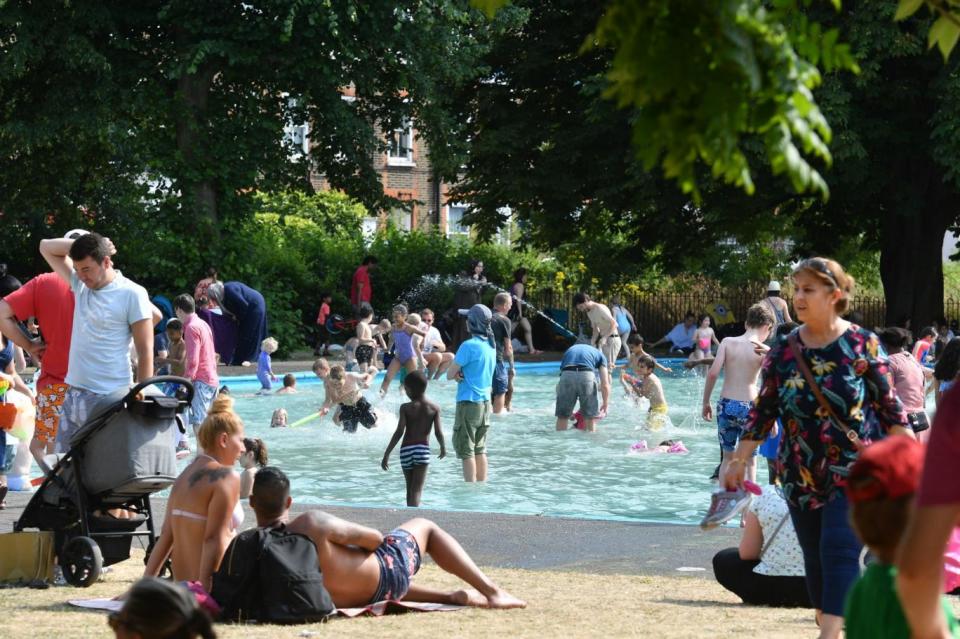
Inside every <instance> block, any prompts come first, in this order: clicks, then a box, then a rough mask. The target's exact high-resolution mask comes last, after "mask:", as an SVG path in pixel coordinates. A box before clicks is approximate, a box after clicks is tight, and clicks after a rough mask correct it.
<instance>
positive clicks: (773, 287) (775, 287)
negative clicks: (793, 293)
mask: <svg viewBox="0 0 960 639" xmlns="http://www.w3.org/2000/svg"><path fill="white" fill-rule="evenodd" d="M767 290H768V291H776V292H777V293H779V292H780V282H778V281H777V280H770V283H769V284H767Z"/></svg>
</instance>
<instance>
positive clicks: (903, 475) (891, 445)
mask: <svg viewBox="0 0 960 639" xmlns="http://www.w3.org/2000/svg"><path fill="white" fill-rule="evenodd" d="M924 453H925V449H924V447H923V444H921V443H919V442H917V441H916V440H914V439H911V438H909V437H907V436H906V435H891V436H890V437H887V438H886V439H883V440H881V441H879V442H877V443H875V444H872V445H870V446H867V447H866V448H865V449H864V450H863V452H861V453H860V458H859V459H857V461H856V462H855V463H854V464H853V468H851V469H850V477H849V478H848V479H847V498H848V499H849V500H850V501H851V502H858V501H868V500H872V499H897V498H898V497H905V496H907V495H912V494H913V493H915V492H917V488H918V487H919V486H920V474H921V471H922V470H923V456H924Z"/></svg>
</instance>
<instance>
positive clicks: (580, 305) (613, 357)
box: [573, 293, 622, 382]
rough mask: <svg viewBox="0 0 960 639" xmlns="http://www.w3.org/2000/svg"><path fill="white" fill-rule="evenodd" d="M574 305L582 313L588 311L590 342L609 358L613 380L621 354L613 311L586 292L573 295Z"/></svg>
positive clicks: (610, 373) (609, 373) (609, 369)
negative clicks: (592, 298) (590, 329)
mask: <svg viewBox="0 0 960 639" xmlns="http://www.w3.org/2000/svg"><path fill="white" fill-rule="evenodd" d="M573 305H574V306H575V307H576V309H577V310H578V311H580V312H582V313H586V314H587V317H588V318H589V319H590V326H591V327H592V329H593V333H592V334H591V336H590V343H591V344H593V345H594V346H596V347H597V348H599V349H600V352H601V353H603V356H604V357H606V358H607V362H608V363H609V366H608V367H607V374H608V375H610V381H611V382H612V381H613V369H614V368H616V367H617V356H618V355H619V354H620V348H621V346H622V344H621V343H620V333H618V332H617V321H616V320H615V319H613V313H611V312H610V309H609V308H607V307H606V306H605V305H604V304H601V303H599V302H594V301H593V300H591V299H590V296H589V295H587V294H586V293H577V294H575V295H574V296H573Z"/></svg>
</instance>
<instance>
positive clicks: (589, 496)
mask: <svg viewBox="0 0 960 639" xmlns="http://www.w3.org/2000/svg"><path fill="white" fill-rule="evenodd" d="M674 364H677V366H675V368H676V369H680V370H682V367H680V366H679V365H678V364H679V362H674ZM667 365H670V363H669V362H667ZM557 370H558V369H557V364H556V363H554V364H548V365H528V366H523V365H521V367H520V371H519V374H518V375H517V377H516V379H515V387H516V392H515V394H514V410H513V412H512V413H509V414H505V415H500V416H494V418H493V422H492V424H491V428H490V433H489V435H488V451H489V463H490V476H489V481H488V482H486V483H478V484H465V483H464V482H463V480H462V476H461V469H460V462H459V460H457V459H456V457H455V456H454V454H453V447H452V443H451V440H452V429H453V415H454V403H455V402H454V395H455V383H454V382H449V381H446V380H442V381H437V382H431V385H430V388H429V389H428V395H429V396H430V397H431V398H432V399H433V400H434V401H435V402H437V403H438V404H439V405H440V407H441V409H442V411H443V431H444V437H445V439H446V441H447V445H448V451H449V452H448V457H446V458H445V459H437V458H436V457H435V458H434V461H433V463H432V464H431V465H430V471H429V475H428V477H427V482H426V487H425V489H424V494H423V502H422V506H423V507H424V508H432V509H439V510H462V511H483V512H499V513H513V514H524V515H547V516H561V517H583V518H595V519H619V520H633V521H657V522H671V523H696V522H699V520H700V518H701V517H702V516H703V513H704V511H705V509H706V507H707V505H708V504H709V496H710V492H711V491H712V490H713V489H714V486H715V484H714V483H713V482H711V481H710V480H709V479H708V478H709V476H710V474H711V473H712V472H713V469H714V467H715V466H716V464H717V463H718V457H719V449H718V446H717V436H716V427H715V425H714V424H713V423H709V424H707V423H704V422H703V421H702V420H700V419H699V416H698V414H697V412H698V410H697V409H698V407H699V405H700V397H701V393H702V389H703V379H702V377H698V376H697V375H695V374H693V373H691V372H683V373H678V372H675V373H673V374H667V375H664V376H663V377H662V380H663V386H664V390H665V393H666V397H667V402H668V404H669V406H670V411H669V415H670V418H671V420H672V422H673V426H672V427H671V428H669V429H666V430H661V431H659V432H656V433H652V432H649V431H645V430H643V429H642V425H643V421H644V415H645V413H646V407H645V406H644V407H643V408H637V407H636V406H635V405H634V404H633V403H632V401H630V400H628V399H627V398H626V396H625V394H624V391H623V389H622V387H620V386H619V383H618V382H615V385H614V389H613V393H612V398H611V408H610V411H609V416H608V417H607V418H606V419H604V420H602V421H601V422H599V425H598V432H596V433H583V432H580V431H576V430H571V431H567V432H559V433H558V432H556V431H555V419H554V417H553V410H554V387H555V385H556V380H557V374H558V373H557ZM298 377H299V380H298V389H299V391H300V392H299V393H298V394H296V395H287V396H284V395H280V396H276V395H270V396H256V395H255V394H254V392H255V391H256V389H257V388H259V384H257V383H256V382H255V381H254V380H252V379H251V378H227V379H224V380H222V383H225V384H227V385H228V386H229V387H230V388H231V391H232V392H233V394H234V397H236V398H237V410H238V412H239V414H240V415H241V416H242V417H243V419H244V422H245V427H246V432H247V434H248V435H250V436H254V437H260V438H262V439H264V440H265V441H266V443H267V446H268V449H269V455H270V463H271V464H275V465H278V466H280V467H281V468H283V469H284V470H285V471H286V472H287V473H288V474H289V476H290V479H291V482H292V484H293V495H294V499H295V500H296V501H297V502H298V503H301V504H304V503H306V504H336V505H351V506H377V507H404V506H405V493H404V482H403V474H402V472H401V470H400V461H399V457H398V453H397V452H396V451H395V452H394V454H393V456H392V458H391V466H390V470H389V471H386V472H385V471H383V470H381V469H380V460H381V458H382V456H383V451H384V450H385V449H386V446H387V443H388V442H389V440H390V437H391V435H392V434H393V432H394V429H395V427H396V415H397V409H398V408H399V406H400V404H401V403H402V402H403V401H406V398H405V396H403V395H402V390H401V389H400V386H399V384H397V383H396V381H395V382H394V384H393V386H392V387H391V389H390V393H389V395H388V396H387V397H386V398H384V399H383V400H382V401H381V400H379V399H378V398H377V393H376V389H377V388H379V381H376V382H374V385H373V388H372V389H371V390H369V391H367V397H368V399H369V400H370V402H371V403H372V404H373V405H374V406H375V408H376V409H377V411H378V412H379V424H378V427H377V428H374V429H372V430H365V429H363V428H362V427H361V428H360V429H359V430H358V432H357V433H356V434H347V433H343V432H342V431H341V430H340V429H339V428H338V427H336V426H335V425H334V424H333V422H332V420H331V419H330V418H329V417H327V418H324V419H323V420H314V421H311V422H309V423H308V424H306V425H304V426H301V427H298V428H270V415H271V414H272V412H273V410H274V409H275V408H278V407H281V406H282V407H284V408H286V409H287V412H288V413H289V415H290V421H291V422H293V421H295V420H296V419H298V418H300V417H303V416H306V415H309V414H310V413H311V412H312V411H315V410H316V409H317V407H318V406H319V405H320V404H321V403H322V401H323V389H322V385H320V384H319V383H318V380H316V378H315V377H313V376H312V374H301V375H298ZM718 389H719V385H718ZM668 437H669V438H674V439H682V440H683V442H684V444H685V445H686V446H687V448H688V449H689V450H690V452H689V453H688V454H680V455H677V454H639V455H638V454H631V453H630V446H631V444H633V443H634V442H637V441H638V440H641V439H646V440H647V442H648V443H649V444H650V445H656V444H657V443H659V441H660V440H662V439H665V438H668ZM432 445H433V448H434V453H435V454H436V453H438V452H439V448H438V446H437V445H436V441H435V440H434V441H433V442H432ZM761 476H762V477H765V472H764V473H762V474H761Z"/></svg>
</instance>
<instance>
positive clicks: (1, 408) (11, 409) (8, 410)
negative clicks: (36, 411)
mask: <svg viewBox="0 0 960 639" xmlns="http://www.w3.org/2000/svg"><path fill="white" fill-rule="evenodd" d="M16 421H17V405H16V404H14V403H13V402H6V401H4V402H3V403H2V404H0V428H2V429H3V430H10V429H11V428H13V425H14V424H15V423H16Z"/></svg>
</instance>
